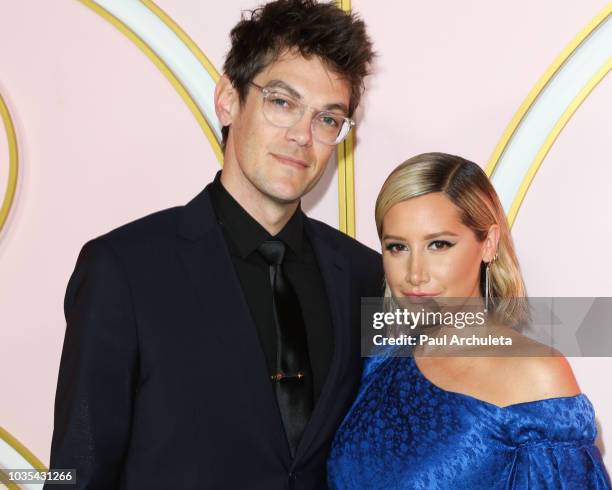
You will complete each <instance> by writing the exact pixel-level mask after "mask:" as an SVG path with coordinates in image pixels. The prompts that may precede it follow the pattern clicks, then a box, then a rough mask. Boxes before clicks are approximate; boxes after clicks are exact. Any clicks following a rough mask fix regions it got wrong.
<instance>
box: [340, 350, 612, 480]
mask: <svg viewBox="0 0 612 490" xmlns="http://www.w3.org/2000/svg"><path fill="white" fill-rule="evenodd" d="M596 434H597V429H596V427H595V417H594V412H593V407H592V405H591V402H590V401H589V399H588V398H587V397H586V396H585V395H584V394H580V395H577V396H572V397H562V398H551V399H547V400H538V401H534V402H526V403H517V404H515V405H510V406H507V407H503V408H502V407H498V406H496V405H493V404H490V403H487V402H484V401H482V400H478V399H476V398H474V397H471V396H468V395H463V394H460V393H455V392H450V391H446V390H443V389H441V388H438V387H437V386H436V385H434V384H433V383H431V382H430V381H429V380H428V379H427V378H426V377H425V376H424V375H423V374H422V373H421V371H420V370H419V368H418V366H417V365H416V364H415V360H414V357H375V358H370V359H368V360H367V362H366V364H365V367H364V374H363V379H362V384H361V388H360V391H359V394H358V396H357V399H356V400H355V403H354V404H353V406H352V407H351V409H350V411H349V413H348V414H347V415H346V417H345V419H344V421H343V423H342V425H341V426H340V428H339V429H338V432H337V433H336V436H335V438H334V441H333V444H332V448H331V452H330V457H329V460H328V475H329V476H328V478H329V486H330V488H331V489H334V490H356V489H368V490H375V489H410V490H413V489H414V490H421V489H422V490H437V489H444V490H451V489H460V490H475V489H487V490H491V489H505V490H506V489H508V490H509V489H538V490H540V489H564V490H565V489H567V490H583V489H610V488H611V485H610V478H609V476H608V474H607V472H606V469H605V467H604V465H603V462H602V459H601V454H600V452H599V450H598V449H597V446H595V444H594V440H595V436H596Z"/></svg>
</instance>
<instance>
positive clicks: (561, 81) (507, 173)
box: [492, 15, 612, 214]
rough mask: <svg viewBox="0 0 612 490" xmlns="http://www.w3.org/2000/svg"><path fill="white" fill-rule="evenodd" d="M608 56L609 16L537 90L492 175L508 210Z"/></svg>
mask: <svg viewBox="0 0 612 490" xmlns="http://www.w3.org/2000/svg"><path fill="white" fill-rule="evenodd" d="M611 58H612V16H610V15H608V17H607V18H606V19H605V20H604V21H603V22H602V23H601V24H599V26H598V27H597V28H596V29H595V30H594V31H593V32H592V33H591V34H590V35H589V36H588V37H587V38H586V39H585V40H584V41H583V42H582V43H581V44H580V45H579V46H578V47H577V48H576V49H575V50H574V51H573V53H572V54H571V55H570V56H569V57H568V58H567V59H566V61H565V62H564V64H563V65H562V66H561V67H560V68H559V70H558V71H557V72H556V73H555V74H554V76H553V77H552V78H551V80H550V81H549V82H548V84H547V85H546V86H545V87H544V89H543V90H542V91H541V92H540V93H539V95H538V96H537V98H536V99H535V101H534V103H533V104H532V106H531V107H530V109H529V111H528V112H527V113H526V114H525V117H523V119H522V120H521V122H520V124H519V126H518V127H517V129H516V131H515V132H514V134H513V135H512V137H511V138H510V140H509V142H508V144H507V145H506V147H505V149H504V152H503V153H502V155H501V157H500V158H499V160H498V162H497V165H496V167H495V170H494V172H493V175H492V181H493V184H494V186H495V189H496V190H497V192H498V194H499V197H500V200H501V202H502V205H503V207H504V210H505V211H506V213H507V214H508V213H509V212H510V208H511V207H512V205H513V203H514V201H515V199H516V197H517V195H518V194H519V191H520V189H521V186H522V185H523V182H524V180H525V178H526V175H527V174H528V172H529V170H530V168H531V165H532V163H533V162H534V160H535V158H536V155H537V154H538V152H539V151H540V149H541V148H542V146H543V145H544V143H545V141H546V139H547V137H548V136H549V134H551V132H552V131H553V128H554V127H555V125H556V124H557V122H558V121H559V120H560V118H561V117H562V115H563V114H564V112H565V111H566V109H568V107H569V106H570V104H571V103H572V101H573V100H574V99H575V98H576V97H577V96H578V94H579V93H580V92H581V90H583V88H584V87H585V86H587V85H588V84H589V82H590V81H591V80H592V79H593V78H594V77H595V76H596V74H597V72H598V71H599V70H600V69H601V68H602V67H603V66H605V65H606V64H607V63H609V62H610V59H611Z"/></svg>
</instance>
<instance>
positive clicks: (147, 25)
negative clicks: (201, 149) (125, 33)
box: [94, 0, 221, 141]
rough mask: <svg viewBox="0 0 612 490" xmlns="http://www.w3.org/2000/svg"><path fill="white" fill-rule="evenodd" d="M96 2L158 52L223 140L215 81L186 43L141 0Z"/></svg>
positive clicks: (96, 0) (217, 135) (218, 137)
mask: <svg viewBox="0 0 612 490" xmlns="http://www.w3.org/2000/svg"><path fill="white" fill-rule="evenodd" d="M94 1H95V3H97V4H98V5H99V6H100V7H103V8H104V9H105V10H107V11H108V12H110V13H111V14H112V15H114V16H115V17H117V18H118V19H119V20H120V21H121V22H123V23H124V24H125V25H126V26H128V27H129V28H130V29H131V30H132V31H134V33H136V34H137V35H138V37H140V38H141V39H142V40H143V41H144V42H145V43H146V44H147V45H148V46H149V47H150V48H151V49H152V50H153V51H155V53H156V54H157V55H158V56H159V57H160V58H161V59H162V60H163V61H164V63H165V64H166V65H167V66H168V67H169V68H170V70H171V71H172V72H173V73H174V75H175V76H176V77H177V78H178V79H179V80H180V82H181V83H182V84H183V86H184V87H185V89H186V90H187V91H188V92H189V94H190V95H191V96H192V98H193V100H194V101H195V103H196V104H197V105H198V107H199V108H200V110H201V111H202V112H203V114H204V116H205V117H206V120H207V121H208V124H209V125H210V127H211V128H212V129H213V131H214V132H215V136H216V137H217V140H218V141H221V125H220V124H219V121H218V119H217V115H216V112H215V105H214V91H215V81H214V80H213V78H212V77H211V76H210V74H209V73H208V72H207V71H206V69H205V68H204V67H203V66H202V64H201V63H200V61H199V60H198V59H197V58H196V57H195V56H194V54H193V53H192V52H191V51H190V50H189V48H188V47H187V46H186V45H185V43H183V42H182V41H181V40H180V39H179V38H178V37H177V35H176V34H175V33H174V32H173V31H172V29H170V28H169V27H168V26H167V25H166V24H164V22H162V21H161V19H160V18H159V17H157V16H156V15H155V14H154V13H153V12H151V10H149V9H148V8H147V7H146V6H145V5H144V4H143V3H142V2H140V1H139V0H94Z"/></svg>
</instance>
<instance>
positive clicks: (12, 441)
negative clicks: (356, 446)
mask: <svg viewBox="0 0 612 490" xmlns="http://www.w3.org/2000/svg"><path fill="white" fill-rule="evenodd" d="M0 439H2V440H3V441H4V442H6V443H7V444H8V445H9V446H11V447H12V448H13V449H14V450H15V452H16V453H17V454H19V455H20V456H21V457H22V458H23V459H25V460H26V461H27V462H28V463H30V466H32V468H35V469H37V470H43V471H48V469H49V468H47V467H46V466H45V465H44V464H43V462H42V461H41V460H40V459H38V458H37V457H36V456H34V454H33V453H32V451H30V450H29V449H28V448H27V447H25V446H24V445H23V444H22V443H21V442H19V441H18V440H17V438H16V437H15V436H13V435H11V434H10V433H9V431H7V430H6V429H4V428H3V427H2V426H0Z"/></svg>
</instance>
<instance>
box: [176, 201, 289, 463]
mask: <svg viewBox="0 0 612 490" xmlns="http://www.w3.org/2000/svg"><path fill="white" fill-rule="evenodd" d="M179 235H180V238H179V245H178V254H179V257H180V260H181V262H182V263H183V265H184V267H185V271H186V274H187V275H188V277H189V280H190V281H191V283H192V286H193V290H194V291H195V302H196V308H197V310H198V313H199V314H200V315H201V318H202V328H210V329H214V333H215V334H216V337H217V340H218V344H219V346H221V353H223V354H221V357H223V358H224V364H223V365H221V366H220V370H222V371H225V372H224V373H223V375H227V376H228V380H229V381H231V382H232V383H235V385H236V387H237V389H240V390H247V391H248V392H250V395H251V396H250V399H251V400H250V401H251V402H252V404H251V405H250V406H249V410H255V411H256V413H258V419H260V420H261V424H262V434H269V435H270V439H271V440H273V441H281V444H278V443H276V444H274V446H275V447H274V450H275V452H276V453H277V454H278V456H279V457H283V456H284V455H285V454H286V453H287V452H288V448H287V447H286V446H287V442H286V437H285V434H284V430H283V427H282V422H281V420H280V417H279V414H278V408H277V407H276V404H275V399H274V393H273V390H272V388H271V386H270V382H269V380H268V375H267V367H266V361H265V357H264V353H263V350H262V348H261V344H260V342H259V338H258V335H257V330H256V327H255V323H254V321H253V319H252V317H251V314H250V311H249V308H248V305H247V303H246V299H245V297H244V294H243V292H242V287H241V285H240V282H239V279H238V276H237V274H236V272H235V269H234V265H233V263H232V259H231V256H230V254H229V251H228V249H227V245H226V243H225V238H224V237H223V233H222V231H221V229H220V227H219V224H218V223H217V219H216V216H215V214H214V212H213V209H212V204H211V201H210V197H209V195H208V191H207V189H204V191H202V192H201V193H200V194H199V195H198V196H196V197H195V198H194V199H193V200H192V201H191V202H190V203H189V204H187V206H185V208H184V215H183V219H182V221H181V223H180V225H179ZM235 376H236V377H235ZM283 459H286V457H283Z"/></svg>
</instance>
